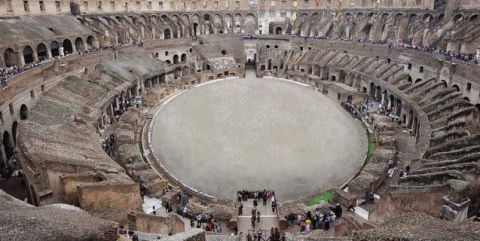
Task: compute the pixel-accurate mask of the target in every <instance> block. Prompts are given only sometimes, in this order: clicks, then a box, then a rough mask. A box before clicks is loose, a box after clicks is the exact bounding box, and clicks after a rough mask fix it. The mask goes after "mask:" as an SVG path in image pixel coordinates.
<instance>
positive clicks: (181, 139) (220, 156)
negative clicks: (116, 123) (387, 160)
mask: <svg viewBox="0 0 480 241" xmlns="http://www.w3.org/2000/svg"><path fill="white" fill-rule="evenodd" d="M150 131H151V132H152V133H151V134H152V147H153V151H154V153H155V155H156V157H157V158H158V159H159V160H161V162H162V163H163V165H164V166H165V167H166V169H168V171H169V172H170V173H171V174H172V175H174V176H175V177H176V178H178V179H179V180H180V181H181V182H183V183H184V184H186V185H188V186H191V187H193V188H195V189H197V190H199V191H202V192H204V193H207V194H210V195H213V196H216V197H219V198H222V199H234V198H235V193H236V191H237V190H242V189H247V190H255V189H263V188H266V189H272V190H275V191H276V193H277V195H278V197H279V198H281V199H284V200H285V199H295V198H298V197H301V196H307V195H314V194H316V193H318V192H319V191H321V190H326V189H329V188H333V187H337V186H339V185H342V184H343V183H344V182H345V181H347V180H348V179H350V178H351V177H352V176H353V175H355V173H356V172H357V171H358V170H359V169H360V168H361V166H362V164H363V161H364V159H365V156H366V151H367V137H366V133H365V130H364V129H363V128H362V126H361V124H360V122H359V121H358V120H355V119H353V118H352V117H351V116H350V115H349V114H348V113H347V112H346V111H344V110H343V109H342V108H341V106H340V105H339V104H338V103H335V102H333V101H332V100H330V99H328V98H327V97H326V96H324V95H322V94H321V93H319V92H317V91H315V90H313V89H312V87H307V86H304V85H301V84H298V83H294V82H291V81H286V80H280V79H274V78H262V79H259V78H255V77H247V78H245V79H242V78H235V79H227V80H219V81H213V82H210V83H207V84H203V85H200V86H197V87H195V88H192V89H189V90H186V91H183V92H181V93H180V94H178V95H176V96H174V97H172V98H171V99H169V100H168V101H166V102H165V103H164V104H162V106H160V108H159V109H158V110H157V113H156V116H155V120H154V123H153V127H152V128H151V130H150Z"/></svg>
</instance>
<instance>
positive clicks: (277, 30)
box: [275, 27, 283, 35]
mask: <svg viewBox="0 0 480 241" xmlns="http://www.w3.org/2000/svg"><path fill="white" fill-rule="evenodd" d="M275 34H276V35H282V34H283V29H282V27H276V28H275Z"/></svg>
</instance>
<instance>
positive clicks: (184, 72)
mask: <svg viewBox="0 0 480 241" xmlns="http://www.w3.org/2000/svg"><path fill="white" fill-rule="evenodd" d="M182 75H183V76H185V75H188V67H187V66H183V68H182Z"/></svg>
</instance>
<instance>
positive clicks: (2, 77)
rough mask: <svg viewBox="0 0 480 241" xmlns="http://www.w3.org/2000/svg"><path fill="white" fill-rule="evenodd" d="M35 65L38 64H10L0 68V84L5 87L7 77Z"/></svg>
mask: <svg viewBox="0 0 480 241" xmlns="http://www.w3.org/2000/svg"><path fill="white" fill-rule="evenodd" d="M37 66H38V64H36V63H32V64H28V65H25V66H22V67H17V66H12V67H8V68H0V85H1V86H2V87H7V79H10V78H12V77H13V76H15V75H18V74H21V73H23V72H25V71H27V70H30V69H33V68H35V67H37Z"/></svg>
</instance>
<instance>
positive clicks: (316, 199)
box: [308, 192, 333, 206]
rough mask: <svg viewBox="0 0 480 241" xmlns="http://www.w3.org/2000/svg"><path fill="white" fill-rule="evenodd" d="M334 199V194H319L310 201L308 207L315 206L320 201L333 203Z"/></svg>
mask: <svg viewBox="0 0 480 241" xmlns="http://www.w3.org/2000/svg"><path fill="white" fill-rule="evenodd" d="M332 199H333V194H332V193H330V192H324V193H321V194H318V195H317V196H315V197H313V198H312V199H310V201H309V202H308V205H309V206H313V205H315V204H319V203H320V201H325V202H331V201H332Z"/></svg>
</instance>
